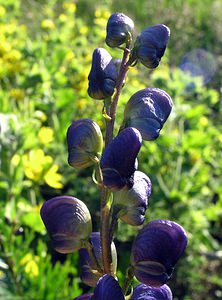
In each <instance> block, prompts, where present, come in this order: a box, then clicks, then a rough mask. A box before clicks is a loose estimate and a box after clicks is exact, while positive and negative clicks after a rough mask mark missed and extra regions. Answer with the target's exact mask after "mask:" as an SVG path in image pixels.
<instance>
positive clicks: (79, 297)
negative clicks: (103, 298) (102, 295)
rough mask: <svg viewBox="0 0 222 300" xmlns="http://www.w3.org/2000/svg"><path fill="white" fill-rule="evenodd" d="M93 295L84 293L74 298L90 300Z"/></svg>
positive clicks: (75, 299) (76, 299)
mask: <svg viewBox="0 0 222 300" xmlns="http://www.w3.org/2000/svg"><path fill="white" fill-rule="evenodd" d="M92 295H93V294H84V295H81V296H78V297H76V298H74V299H73V300H90V299H92Z"/></svg>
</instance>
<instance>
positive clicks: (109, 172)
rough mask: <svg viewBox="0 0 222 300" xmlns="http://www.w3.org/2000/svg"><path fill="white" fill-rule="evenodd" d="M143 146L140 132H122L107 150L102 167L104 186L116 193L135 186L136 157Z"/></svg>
mask: <svg viewBox="0 0 222 300" xmlns="http://www.w3.org/2000/svg"><path fill="white" fill-rule="evenodd" d="M141 144H142V138H141V135H140V132H139V131H138V130H137V129H135V128H132V127H128V128H126V129H124V130H122V131H121V132H120V133H119V134H118V135H117V137H116V138H115V139H114V140H113V141H112V142H111V143H110V144H109V145H108V146H107V148H106V149H105V151H104V153H103V155H102V158H101V161H100V166H101V169H102V174H103V182H104V185H105V186H107V187H108V188H109V189H110V190H112V191H116V190H120V189H122V188H123V187H124V186H128V188H131V187H132V186H133V174H134V172H135V170H136V169H135V166H136V157H137V155H138V153H139V150H140V147H141Z"/></svg>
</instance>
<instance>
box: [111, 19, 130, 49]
mask: <svg viewBox="0 0 222 300" xmlns="http://www.w3.org/2000/svg"><path fill="white" fill-rule="evenodd" d="M133 30H134V23H133V21H132V20H131V19H130V18H129V17H127V16H126V15H124V14H123V13H114V14H112V15H111V16H110V17H109V20H108V23H107V27H106V44H107V45H108V46H109V47H118V46H121V45H122V44H124V43H127V41H128V40H129V36H130V35H132V33H133Z"/></svg>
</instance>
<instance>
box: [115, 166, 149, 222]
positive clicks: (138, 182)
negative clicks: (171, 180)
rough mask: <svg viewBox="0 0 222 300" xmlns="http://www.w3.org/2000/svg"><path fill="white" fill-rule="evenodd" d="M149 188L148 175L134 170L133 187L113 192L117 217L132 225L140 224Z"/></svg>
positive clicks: (142, 219) (143, 215) (142, 220)
mask: <svg viewBox="0 0 222 300" xmlns="http://www.w3.org/2000/svg"><path fill="white" fill-rule="evenodd" d="M151 190H152V184H151V181H150V179H149V177H148V176H147V175H146V174H144V173H143V172H140V171H135V173H134V184H133V187H132V188H131V189H127V188H123V189H121V190H120V191H117V192H115V193H113V204H114V206H115V208H116V210H118V211H119V213H118V215H119V218H120V219H121V220H122V221H124V222H126V223H128V224H130V225H133V226H139V225H142V224H143V222H144V218H145V212H146V208H147V205H148V198H149V197H150V195H151Z"/></svg>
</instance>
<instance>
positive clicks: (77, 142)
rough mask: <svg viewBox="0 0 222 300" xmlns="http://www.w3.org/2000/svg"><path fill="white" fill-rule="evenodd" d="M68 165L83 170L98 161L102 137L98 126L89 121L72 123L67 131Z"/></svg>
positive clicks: (83, 120) (80, 120)
mask: <svg viewBox="0 0 222 300" xmlns="http://www.w3.org/2000/svg"><path fill="white" fill-rule="evenodd" d="M66 138H67V143H68V163H69V165H70V166H72V167H74V168H77V169H83V168H86V167H89V166H91V165H93V164H94V163H95V162H98V161H99V158H100V156H101V152H102V147H103V136H102V132H101V130H100V127H99V125H97V124H96V122H94V121H92V120H90V119H79V120H77V121H74V122H73V123H72V124H71V125H70V127H69V128H68V131H67V136H66Z"/></svg>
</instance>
